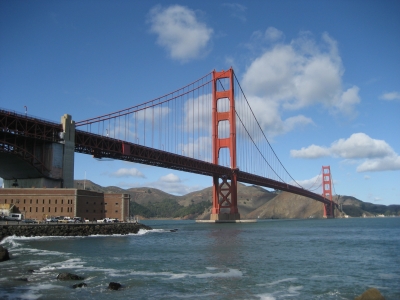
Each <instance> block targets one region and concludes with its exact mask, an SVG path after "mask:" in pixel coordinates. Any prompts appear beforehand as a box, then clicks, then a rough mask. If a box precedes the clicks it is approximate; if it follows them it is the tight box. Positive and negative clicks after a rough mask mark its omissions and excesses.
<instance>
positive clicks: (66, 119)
mask: <svg viewBox="0 0 400 300" xmlns="http://www.w3.org/2000/svg"><path fill="white" fill-rule="evenodd" d="M61 124H62V127H63V131H64V132H63V135H64V142H63V143H64V156H63V174H62V175H63V176H62V177H63V179H64V182H63V186H62V187H64V188H73V187H74V163H75V121H72V117H71V116H70V115H67V114H65V115H63V116H62V117H61Z"/></svg>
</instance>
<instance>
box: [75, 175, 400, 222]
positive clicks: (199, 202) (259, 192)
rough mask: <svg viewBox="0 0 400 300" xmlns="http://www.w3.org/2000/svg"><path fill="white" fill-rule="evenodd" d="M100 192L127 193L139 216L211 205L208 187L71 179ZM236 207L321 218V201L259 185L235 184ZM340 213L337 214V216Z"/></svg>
mask: <svg viewBox="0 0 400 300" xmlns="http://www.w3.org/2000/svg"><path fill="white" fill-rule="evenodd" d="M84 186H85V189H86V190H91V191H96V192H102V193H126V194H130V196H131V205H130V214H131V215H132V216H133V215H136V216H140V217H141V218H181V219H209V218H210V213H211V205H212V188H211V187H209V188H206V189H203V190H200V191H196V192H193V193H189V194H187V195H184V196H175V195H171V194H168V193H165V192H163V191H161V190H158V189H154V188H145V187H143V188H131V189H127V190H125V189H121V188H119V187H115V186H109V187H102V186H100V185H97V184H95V183H93V182H91V181H90V180H86V181H85V182H84V181H83V180H75V188H79V189H83V187H84ZM334 201H335V202H337V203H338V204H341V205H342V208H343V212H344V213H345V214H347V215H349V216H351V217H361V216H363V215H366V216H374V215H378V214H384V215H397V216H400V205H389V206H386V205H378V204H372V203H368V202H363V201H361V200H358V199H356V198H354V197H350V196H340V197H339V199H337V198H335V199H334ZM238 208H239V212H240V215H241V218H242V219H247V218H248V219H255V218H261V219H304V218H322V217H323V205H322V203H320V202H318V201H315V200H313V199H310V198H306V197H303V196H299V195H295V194H291V193H287V192H281V193H275V192H271V191H268V190H266V189H264V188H262V187H259V186H246V185H243V184H240V183H239V184H238ZM341 215H343V214H341V213H340V212H338V213H337V216H341Z"/></svg>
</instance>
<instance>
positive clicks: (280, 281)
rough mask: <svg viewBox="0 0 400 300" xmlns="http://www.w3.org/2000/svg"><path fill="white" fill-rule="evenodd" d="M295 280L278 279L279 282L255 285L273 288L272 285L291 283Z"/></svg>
mask: <svg viewBox="0 0 400 300" xmlns="http://www.w3.org/2000/svg"><path fill="white" fill-rule="evenodd" d="M296 280H297V278H293V277H291V278H285V279H280V280H276V281H272V282H267V283H263V284H257V285H258V286H273V285H277V284H281V283H282V282H288V281H289V282H292V281H296Z"/></svg>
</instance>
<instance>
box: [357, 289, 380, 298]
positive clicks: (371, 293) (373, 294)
mask: <svg viewBox="0 0 400 300" xmlns="http://www.w3.org/2000/svg"><path fill="white" fill-rule="evenodd" d="M354 300H385V297H383V296H382V294H381V293H380V292H379V290H377V289H375V288H370V289H368V290H366V291H365V292H364V293H362V294H361V295H360V296H358V297H356V298H354Z"/></svg>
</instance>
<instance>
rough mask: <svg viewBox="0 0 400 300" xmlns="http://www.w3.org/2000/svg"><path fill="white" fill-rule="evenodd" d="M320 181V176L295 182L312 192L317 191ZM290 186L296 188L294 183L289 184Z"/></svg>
mask: <svg viewBox="0 0 400 300" xmlns="http://www.w3.org/2000/svg"><path fill="white" fill-rule="evenodd" d="M321 180H322V178H321V175H317V176H314V177H313V178H310V179H305V180H296V182H297V183H298V184H299V185H300V186H302V187H303V188H304V189H306V190H314V189H315V190H318V188H319V187H320V185H321ZM291 184H293V185H296V186H297V184H296V183H295V182H291ZM319 189H320V188H319Z"/></svg>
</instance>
